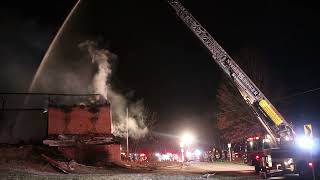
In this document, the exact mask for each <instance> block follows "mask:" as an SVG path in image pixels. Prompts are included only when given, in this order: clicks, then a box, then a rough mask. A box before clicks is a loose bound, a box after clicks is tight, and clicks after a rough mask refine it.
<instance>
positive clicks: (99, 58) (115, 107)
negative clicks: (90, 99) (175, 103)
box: [79, 41, 148, 138]
mask: <svg viewBox="0 0 320 180" xmlns="http://www.w3.org/2000/svg"><path fill="white" fill-rule="evenodd" d="M79 47H80V48H81V49H86V50H87V51H88V53H89V55H90V59H91V62H92V63H93V64H95V65H97V68H98V69H97V72H96V74H95V75H94V77H93V80H92V87H91V89H92V91H93V93H97V94H101V95H102V96H104V97H105V98H106V99H108V100H109V101H110V102H111V109H112V115H113V117H112V130H113V134H114V135H116V136H120V137H124V136H125V135H126V132H127V115H126V109H127V108H129V118H128V129H129V135H130V137H133V138H141V137H143V136H144V135H146V134H147V133H148V128H147V127H146V126H145V124H144V120H145V118H144V116H145V115H144V114H145V113H144V112H145V108H144V105H143V101H138V102H129V101H128V100H127V99H126V98H125V96H124V95H122V94H119V93H117V92H116V91H114V90H113V89H112V87H111V84H110V83H109V82H108V80H109V77H110V75H111V73H112V69H111V65H110V60H111V59H112V58H111V57H114V56H115V55H114V54H112V53H111V52H110V51H108V50H106V49H98V48H97V44H96V43H95V42H93V41H85V42H83V43H81V44H79Z"/></svg>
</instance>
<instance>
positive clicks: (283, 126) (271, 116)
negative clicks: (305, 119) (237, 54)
mask: <svg viewBox="0 0 320 180" xmlns="http://www.w3.org/2000/svg"><path fill="white" fill-rule="evenodd" d="M168 2H169V4H170V5H171V6H172V7H173V8H174V9H175V11H176V13H177V15H178V16H179V17H180V19H181V20H182V21H183V22H184V23H185V24H186V25H187V26H188V28H189V29H190V30H191V31H192V32H193V33H194V34H195V35H196V36H197V37H198V39H200V40H201V42H202V43H203V44H204V45H205V46H206V47H207V49H208V50H209V51H210V52H211V54H212V58H213V59H214V60H215V62H216V63H217V64H218V65H219V66H220V67H221V68H222V70H223V71H224V72H225V73H226V74H227V75H228V76H229V78H230V79H231V80H232V81H233V83H234V84H235V85H236V87H237V88H238V90H239V92H240V94H241V95H242V97H243V98H244V100H245V101H246V102H247V103H248V104H249V105H250V107H251V108H252V110H253V111H254V113H255V114H256V115H257V118H258V119H259V121H260V122H261V123H262V125H263V127H264V128H265V129H266V130H267V132H268V133H269V134H270V136H271V138H272V141H273V142H275V143H276V144H279V143H280V142H279V140H278V139H280V138H285V139H286V140H291V139H293V138H294V137H293V136H294V131H293V128H292V127H291V125H290V124H289V123H287V121H286V120H285V119H284V118H283V117H282V115H281V114H280V113H279V112H278V111H277V110H276V109H275V107H274V106H273V105H272V104H271V103H270V101H269V100H268V99H267V98H266V97H265V96H264V94H263V93H262V92H261V91H260V90H259V88H258V87H257V86H256V85H255V84H254V83H253V82H252V81H251V79H250V78H249V77H248V76H247V75H246V74H245V73H244V71H243V70H242V69H241V68H240V67H239V66H238V65H237V64H236V63H235V61H234V60H233V59H232V58H231V57H230V56H229V55H228V54H227V52H226V51H225V50H224V49H223V48H222V47H221V46H220V45H219V44H218V43H217V42H216V41H215V40H214V39H213V37H212V36H211V35H210V34H209V33H208V32H207V30H206V29H205V28H203V27H202V26H201V24H200V23H199V22H198V21H197V20H196V19H195V18H194V17H193V16H192V15H191V14H190V13H189V12H188V10H187V9H186V8H184V7H183V5H182V4H181V3H180V2H179V1H178V0H168ZM268 120H269V121H268ZM270 120H271V121H270ZM270 122H272V123H270Z"/></svg>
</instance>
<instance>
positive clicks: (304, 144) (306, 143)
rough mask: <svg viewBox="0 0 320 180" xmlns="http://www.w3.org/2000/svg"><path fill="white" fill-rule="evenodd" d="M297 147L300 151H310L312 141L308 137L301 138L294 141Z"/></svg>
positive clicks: (312, 145)
mask: <svg viewBox="0 0 320 180" xmlns="http://www.w3.org/2000/svg"><path fill="white" fill-rule="evenodd" d="M296 142H297V144H298V146H299V147H300V148H302V149H308V150H311V149H312V148H313V147H314V141H313V139H312V138H310V137H306V136H301V137H298V138H297V139H296Z"/></svg>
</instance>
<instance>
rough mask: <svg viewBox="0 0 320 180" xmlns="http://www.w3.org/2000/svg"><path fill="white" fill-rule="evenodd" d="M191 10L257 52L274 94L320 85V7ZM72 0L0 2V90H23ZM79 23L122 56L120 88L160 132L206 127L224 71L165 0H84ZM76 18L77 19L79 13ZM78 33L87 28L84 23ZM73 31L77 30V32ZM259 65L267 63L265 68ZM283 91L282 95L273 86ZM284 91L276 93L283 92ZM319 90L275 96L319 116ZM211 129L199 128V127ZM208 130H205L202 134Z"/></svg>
mask: <svg viewBox="0 0 320 180" xmlns="http://www.w3.org/2000/svg"><path fill="white" fill-rule="evenodd" d="M181 2H182V3H183V4H184V6H185V7H186V8H188V9H189V11H190V12H191V13H192V14H193V15H194V16H195V17H196V18H197V19H198V21H199V22H200V23H201V24H202V25H203V26H205V28H206V29H207V30H208V31H209V32H210V33H211V35H212V36H213V37H214V38H215V39H216V40H217V41H218V42H219V43H220V44H221V45H222V46H223V47H224V48H225V50H226V51H227V52H228V53H229V54H230V55H231V56H232V57H235V58H236V57H237V55H238V54H240V53H241V49H243V48H247V49H249V50H250V49H252V51H255V52H254V53H256V51H259V53H258V54H259V55H260V57H259V61H261V64H263V66H262V67H264V66H265V68H266V69H267V70H268V81H269V86H270V91H271V97H270V100H271V101H272V100H273V99H276V98H279V97H281V96H287V95H290V94H294V93H297V92H301V91H305V90H309V89H313V88H318V87H320V80H319V78H318V75H317V71H318V66H319V65H320V63H319V60H318V59H319V58H318V52H319V51H320V47H319V46H320V45H319V43H318V42H319V40H320V35H319V32H320V31H319V27H318V23H317V22H318V21H319V17H320V16H319V11H317V9H316V7H317V6H316V5H315V4H312V3H308V2H299V3H295V2H289V1H282V2H278V1H245V2H243V1H231V0H229V1H212V0H210V1H209V0H201V1H187V0H181ZM74 4H75V1H71V0H70V1H45V2H44V1H40V2H38V1H25V2H22V3H20V2H19V3H17V2H12V3H9V4H6V3H2V4H1V6H0V31H1V33H0V59H1V62H2V63H3V66H1V67H0V68H1V69H0V80H1V85H0V91H2V92H8V91H11V92H12V91H14V92H22V91H26V90H27V88H28V86H29V84H30V82H31V79H32V77H33V75H34V73H35V71H36V69H37V67H38V66H39V64H40V62H41V59H42V57H43V55H44V53H45V52H46V50H47V48H48V46H49V43H50V42H51V41H52V39H53V37H54V35H55V34H56V32H57V31H58V29H59V27H60V26H61V24H62V22H63V20H64V18H65V17H66V16H67V14H68V13H69V11H70V10H71V8H72V6H73V5H74ZM80 7H81V8H80V10H81V12H78V14H79V15H78V17H77V21H76V22H77V23H78V24H79V23H80V24H81V22H82V21H81V18H83V22H87V21H88V19H91V20H90V23H88V24H87V23H86V24H84V23H82V24H81V25H78V24H77V27H81V28H82V30H83V29H85V30H84V31H86V32H90V37H91V38H92V39H93V40H97V41H98V42H99V43H100V45H101V46H103V47H105V48H108V49H110V50H111V51H112V52H113V53H115V54H117V55H118V63H117V66H116V69H114V77H115V79H116V80H115V86H116V87H117V88H118V89H121V90H123V91H126V90H134V91H135V96H136V98H137V99H139V98H143V99H144V100H145V103H146V105H147V106H148V107H150V109H151V110H153V111H155V112H157V113H158V117H159V121H158V127H157V128H158V131H161V132H165V133H173V134H174V133H179V132H180V131H182V129H191V130H193V131H195V132H198V133H200V134H201V133H202V134H205V133H203V132H210V131H212V130H211V127H210V126H211V124H212V123H213V122H212V121H213V120H214V119H215V118H214V114H215V113H217V105H216V92H217V87H218V86H219V83H220V80H221V78H222V76H223V74H222V72H221V71H220V69H219V68H218V66H217V65H216V64H214V62H213V61H212V59H211V57H210V54H209V53H208V52H207V50H206V49H205V48H204V47H203V45H202V44H201V43H200V42H199V41H198V40H197V39H196V38H195V36H194V35H193V34H192V33H191V32H190V31H189V30H188V29H187V28H186V26H185V25H184V24H183V23H182V22H181V21H180V19H178V17H177V16H176V15H175V14H174V12H173V10H172V9H171V7H170V6H169V5H168V4H167V3H166V2H165V1H164V0H153V1H151V0H148V1H147V0H141V1H123V0H122V1H106V2H105V1H98V0H95V1H88V0H87V1H84V2H83V3H82V4H81V6H80ZM79 19H80V20H79ZM79 32H81V30H79ZM74 33H75V34H77V33H78V32H74ZM261 71H263V70H261ZM279 89H281V93H278V92H272V90H274V91H277V90H279ZM279 94H280V95H279ZM319 100H320V92H314V93H310V94H305V95H302V96H297V97H294V98H290V99H288V102H287V103H289V104H288V105H286V106H283V105H282V104H281V102H275V105H276V106H279V110H280V111H281V112H284V116H285V117H287V118H288V119H289V120H290V121H295V122H299V123H304V122H307V121H314V122H316V121H318V119H320V113H319V111H318V110H319V107H320V102H319ZM204 128H205V129H206V130H205V131H203V129H204ZM201 136H203V135H201Z"/></svg>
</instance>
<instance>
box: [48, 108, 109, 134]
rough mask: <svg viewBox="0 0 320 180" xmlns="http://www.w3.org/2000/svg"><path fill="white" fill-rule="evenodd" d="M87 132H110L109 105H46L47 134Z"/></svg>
mask: <svg viewBox="0 0 320 180" xmlns="http://www.w3.org/2000/svg"><path fill="white" fill-rule="evenodd" d="M89 133H95V134H111V114H110V105H108V104H106V105H102V106H98V107H95V109H92V108H90V107H87V106H75V107H71V108H69V109H63V108H59V107H50V106H49V107H48V135H53V134H89Z"/></svg>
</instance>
